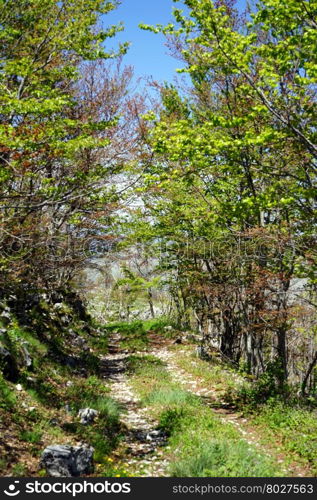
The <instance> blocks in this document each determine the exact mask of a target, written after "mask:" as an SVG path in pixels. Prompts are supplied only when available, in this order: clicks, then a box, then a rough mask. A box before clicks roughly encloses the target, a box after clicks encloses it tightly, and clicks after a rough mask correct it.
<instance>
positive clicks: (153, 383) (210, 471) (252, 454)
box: [132, 356, 283, 477]
mask: <svg viewBox="0 0 317 500" xmlns="http://www.w3.org/2000/svg"><path fill="white" fill-rule="evenodd" d="M140 358H142V359H139V360H135V359H134V360H133V362H134V364H136V366H137V369H136V370H135V372H134V375H133V376H132V385H133V387H134V389H135V390H136V391H137V392H138V393H139V395H140V397H141V400H142V402H143V404H144V405H145V406H147V407H148V408H149V410H150V412H151V414H152V415H153V416H154V417H155V418H157V419H158V421H159V427H160V428H161V429H162V430H164V431H165V432H166V433H167V435H168V436H169V442H168V444H169V447H170V452H169V453H170V459H171V465H170V469H169V473H170V475H171V476H173V477H243V476H244V477H255V476H263V477H273V476H278V475H283V474H282V471H281V469H280V467H279V465H278V464H277V462H276V461H275V460H274V459H273V458H271V457H269V456H267V455H265V454H264V453H261V452H259V451H258V450H257V449H256V448H255V447H254V446H253V445H252V444H251V445H250V444H249V443H248V442H247V441H245V440H243V439H241V434H240V433H239V432H238V431H237V430H236V429H235V428H234V427H233V426H232V425H231V424H230V423H225V422H223V421H222V420H221V419H220V418H219V417H218V416H217V415H216V414H215V413H213V412H212V410H211V409H210V408H209V407H208V406H206V405H205V404H204V403H203V402H202V401H201V399H200V398H199V397H196V396H195V395H193V394H191V393H189V392H187V391H185V390H184V389H183V388H182V387H181V386H180V385H179V384H177V383H174V382H173V381H172V380H171V378H170V375H169V373H168V372H167V370H166V369H165V367H164V365H162V364H160V363H158V364H156V363H155V362H154V361H153V359H150V360H147V359H146V357H142V356H141V357H140ZM220 436H221V438H220Z"/></svg>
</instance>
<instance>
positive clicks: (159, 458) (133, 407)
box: [102, 335, 168, 477]
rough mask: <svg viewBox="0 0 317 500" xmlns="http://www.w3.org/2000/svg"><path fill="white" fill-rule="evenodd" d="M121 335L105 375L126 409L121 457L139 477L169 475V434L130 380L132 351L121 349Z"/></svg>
mask: <svg viewBox="0 0 317 500" xmlns="http://www.w3.org/2000/svg"><path fill="white" fill-rule="evenodd" d="M119 341H120V336H119V335H116V336H115V337H114V338H113V339H112V342H111V344H110V346H109V354H108V355H107V356H105V357H104V358H103V360H102V369H103V375H104V377H105V378H106V379H107V380H108V381H109V382H110V389H111V392H110V396H111V397H112V398H113V399H114V400H115V401H117V403H118V404H119V406H120V408H121V409H122V416H121V422H122V424H123V426H124V427H125V428H126V433H125V437H124V440H123V443H122V445H121V447H120V451H119V457H118V458H119V460H120V458H122V457H123V456H124V463H125V465H126V466H128V467H129V470H130V471H132V472H133V474H134V475H135V476H137V477H160V476H165V475H166V467H167V465H168V462H167V461H166V460H165V459H164V457H163V453H164V452H163V450H162V449H161V447H162V445H164V444H165V443H166V438H165V436H164V435H163V434H162V433H161V431H159V430H157V422H156V421H155V420H153V419H152V418H151V417H150V415H149V414H148V411H147V408H144V407H142V406H141V402H140V400H139V398H138V397H137V396H136V394H135V393H134V391H133V390H132V388H131V385H130V384H129V380H128V375H127V373H126V361H127V357H128V354H126V353H122V352H119V349H118V347H117V346H118V343H119Z"/></svg>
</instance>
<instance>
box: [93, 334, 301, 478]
mask: <svg viewBox="0 0 317 500" xmlns="http://www.w3.org/2000/svg"><path fill="white" fill-rule="evenodd" d="M119 343H120V334H115V335H114V336H112V338H111V341H110V345H109V354H107V355H106V356H105V357H104V358H103V361H102V366H103V376H104V377H105V378H106V379H107V380H108V382H110V388H111V393H110V395H111V397H112V398H113V399H114V400H115V401H116V402H117V403H118V404H119V406H120V407H121V409H122V417H121V422H122V424H123V425H124V427H125V428H126V433H125V437H124V439H123V442H122V444H121V446H120V449H119V450H117V452H115V454H114V457H115V459H118V460H119V461H122V462H123V463H124V464H125V466H126V467H127V468H128V469H129V472H132V474H133V475H135V476H137V477H149V476H150V477H164V476H168V466H169V462H170V456H169V452H168V450H169V447H168V446H166V444H167V438H166V436H165V435H164V433H162V431H160V430H159V429H158V422H157V421H156V420H154V419H153V418H152V417H151V416H150V414H149V410H148V408H146V407H144V406H142V403H141V400H140V399H139V397H138V396H137V395H136V393H135V391H134V390H133V388H132V386H131V384H130V382H129V373H128V372H127V360H128V357H129V354H130V353H129V352H128V351H122V350H120V347H119ZM179 347H180V346H179ZM193 350H194V346H193ZM134 354H137V355H140V356H143V355H145V354H147V355H148V354H149V355H151V356H154V357H155V358H157V359H159V360H160V361H162V362H163V363H164V366H165V368H166V370H167V371H168V372H169V374H170V376H171V379H172V380H173V382H175V383H177V384H179V385H180V386H181V387H182V388H183V389H185V390H186V391H188V392H190V393H192V394H194V395H196V396H198V397H200V398H201V399H202V401H203V403H204V404H205V405H207V406H209V407H210V409H211V411H212V412H214V413H215V414H217V415H218V416H219V418H220V420H221V421H223V422H226V423H230V424H231V425H233V426H234V427H235V428H236V429H237V431H238V432H239V433H240V434H241V438H242V439H243V440H245V441H246V442H247V443H248V445H249V446H250V448H256V449H258V450H259V451H261V453H263V454H265V455H267V456H268V457H269V456H272V457H274V458H275V460H276V462H277V463H278V464H279V465H280V466H281V470H282V471H283V475H285V477H290V476H294V477H305V476H307V477H309V475H310V473H309V470H308V469H307V468H305V467H304V466H302V465H301V464H298V463H294V462H293V461H291V460H290V459H289V457H287V456H286V455H285V454H283V453H281V452H279V451H278V448H277V446H276V443H268V442H267V440H265V439H263V438H264V436H263V435H262V434H261V432H259V429H257V428H254V426H252V423H251V422H250V421H249V419H248V418H245V417H244V416H243V415H242V414H241V413H239V412H237V411H236V410H235V409H234V408H233V407H232V406H231V405H230V404H228V403H227V402H225V401H224V400H223V399H221V398H220V397H219V392H218V391H217V390H215V388H214V387H212V386H209V387H208V388H207V387H206V383H205V384H204V382H203V381H202V380H199V379H198V380H197V378H195V377H193V375H192V374H190V373H188V372H187V371H186V370H184V369H182V368H180V367H179V366H178V364H177V359H178V357H179V355H180V354H181V355H188V354H189V352H188V350H186V349H182V348H178V349H175V346H172V342H166V341H164V342H163V343H162V341H161V342H158V341H157V339H154V341H153V339H152V343H151V345H150V347H149V349H148V351H147V352H146V353H145V352H144V351H142V352H137V353H134ZM196 362H197V361H195V358H194V357H192V358H191V363H192V364H193V365H195V363H196ZM204 385H205V386H204Z"/></svg>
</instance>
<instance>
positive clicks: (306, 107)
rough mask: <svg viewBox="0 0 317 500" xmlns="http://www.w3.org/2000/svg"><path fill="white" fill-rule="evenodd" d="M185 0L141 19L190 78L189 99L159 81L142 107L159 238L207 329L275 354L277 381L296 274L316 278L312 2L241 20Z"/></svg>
mask: <svg viewBox="0 0 317 500" xmlns="http://www.w3.org/2000/svg"><path fill="white" fill-rule="evenodd" d="M183 4H184V5H185V6H186V7H187V9H188V15H185V14H184V13H183V12H182V11H181V10H180V9H175V10H174V16H175V19H176V25H174V24H170V25H168V26H165V27H162V26H157V27H155V28H152V27H149V26H143V27H144V28H145V29H151V30H153V31H155V32H158V31H161V32H162V33H164V34H165V35H166V36H167V37H168V40H169V44H170V46H172V48H173V50H174V52H175V53H177V54H178V56H180V57H181V58H182V59H183V61H184V62H185V65H186V66H185V68H184V69H183V70H182V71H183V72H187V73H188V74H189V76H190V78H191V82H192V89H191V92H190V95H189V96H187V98H186V99H184V98H182V96H181V94H180V93H179V92H177V89H175V88H170V89H166V88H163V89H162V103H163V106H162V108H163V109H162V111H161V112H160V114H156V115H155V114H152V115H149V117H148V118H149V119H150V120H151V119H152V124H153V128H152V131H151V132H150V141H151V143H152V147H153V151H154V154H155V156H154V161H153V160H152V163H151V164H150V166H149V168H148V172H147V175H146V176H145V177H144V190H145V192H146V196H147V199H146V200H145V201H144V204H145V207H146V209H147V215H148V217H149V219H150V220H152V228H153V229H152V233H153V239H154V240H155V239H157V238H162V239H163V240H165V244H166V246H167V248H169V250H170V251H169V252H168V256H167V260H169V259H171V258H172V254H173V252H174V248H173V246H174V247H175V246H176V247H178V249H177V252H176V253H177V257H176V261H177V264H176V268H177V274H178V280H177V281H178V287H180V288H181V289H182V291H183V294H184V291H186V290H190V293H189V294H188V295H189V297H190V303H191V307H192V308H193V309H194V310H195V315H196V317H198V319H199V321H200V323H201V325H202V328H203V330H204V333H205V336H206V335H207V336H208V335H209V334H210V335H209V336H211V337H212V338H213V339H214V340H217V344H218V346H219V348H220V349H221V351H222V353H223V354H224V355H225V356H226V357H229V358H231V359H232V360H234V361H237V362H238V361H240V362H241V361H243V362H246V363H247V367H248V370H249V371H250V372H252V373H254V374H257V375H258V374H260V373H261V372H262V371H263V370H265V369H266V366H267V365H268V363H269V362H270V361H271V360H272V359H273V360H274V362H275V363H276V364H277V367H278V369H277V370H276V373H277V376H278V379H279V380H278V381H279V383H280V386H281V387H283V384H284V382H285V380H286V379H287V377H288V375H289V372H290V371H292V366H291V364H290V361H291V360H290V358H291V356H290V345H291V341H290V339H291V337H292V335H293V334H292V331H293V325H294V324H296V321H297V319H296V312H295V308H294V301H292V300H291V294H292V292H290V287H291V284H292V280H293V279H294V277H296V276H298V277H303V276H305V278H308V279H309V278H313V277H314V272H315V262H316V261H315V259H316V255H315V252H314V251H313V249H312V248H313V245H314V242H315V236H314V224H315V215H314V213H315V208H316V199H315V184H316V146H315V143H316V141H315V139H316V133H315V125H314V123H315V118H316V116H315V115H316V98H315V84H316V80H315V77H316V75H315V70H314V67H315V54H313V53H312V52H313V50H312V47H313V44H314V43H315V36H316V30H315V25H314V21H313V19H314V13H315V11H316V7H317V4H316V2H306V1H302V2H295V1H294V2H284V1H283V2H279V1H271V0H264V1H262V2H260V3H259V4H258V8H257V10H256V11H255V13H254V14H252V16H251V18H250V19H249V22H247V21H246V19H245V18H244V17H243V16H242V17H241V16H240V15H238V13H237V11H235V9H234V6H233V4H234V2H228V1H219V2H212V1H209V0H185V1H184V2H183ZM149 193H150V196H151V197H150V199H149ZM205 240H206V241H208V242H212V252H210V251H208V253H207V255H206V252H205V251H204V250H203V251H202V246H204V245H202V244H201V243H202V242H203V241H205ZM185 242H186V243H185ZM215 242H216V244H215ZM217 242H218V243H219V244H217ZM185 247H189V248H190V255H189V257H188V252H184V248H185ZM241 247H242V249H243V252H241ZM239 249H240V250H239ZM238 250H239V251H238ZM174 254H175V252H174ZM179 276H181V278H180V277H179ZM312 281H313V280H312ZM206 320H207V323H208V324H207V325H206V324H205V326H204V323H206ZM303 342H305V340H304V339H303Z"/></svg>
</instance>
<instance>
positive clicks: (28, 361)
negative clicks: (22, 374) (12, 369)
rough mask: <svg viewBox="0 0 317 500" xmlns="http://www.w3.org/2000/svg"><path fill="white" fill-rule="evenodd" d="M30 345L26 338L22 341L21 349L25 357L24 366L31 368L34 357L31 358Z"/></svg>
mask: <svg viewBox="0 0 317 500" xmlns="http://www.w3.org/2000/svg"><path fill="white" fill-rule="evenodd" d="M28 346H29V343H28V342H26V341H25V340H24V341H22V342H21V349H22V353H23V358H24V366H25V367H26V368H30V367H31V366H32V364H33V361H32V358H31V356H30V353H29V351H28Z"/></svg>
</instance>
